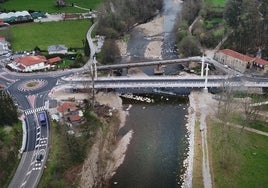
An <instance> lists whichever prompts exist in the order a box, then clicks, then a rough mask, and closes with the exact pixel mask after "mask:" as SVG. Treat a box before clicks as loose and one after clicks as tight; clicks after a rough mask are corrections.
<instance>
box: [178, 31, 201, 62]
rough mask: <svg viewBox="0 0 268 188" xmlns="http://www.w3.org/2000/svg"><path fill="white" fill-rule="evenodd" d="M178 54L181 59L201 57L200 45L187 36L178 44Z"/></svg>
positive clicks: (194, 39) (193, 38)
mask: <svg viewBox="0 0 268 188" xmlns="http://www.w3.org/2000/svg"><path fill="white" fill-rule="evenodd" d="M179 52H180V54H181V55H182V56H183V57H190V56H198V55H201V51H200V43H199V42H198V40H197V39H196V38H195V37H193V36H187V37H185V38H183V39H182V41H181V42H180V43H179Z"/></svg>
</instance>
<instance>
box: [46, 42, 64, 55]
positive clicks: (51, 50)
mask: <svg viewBox="0 0 268 188" xmlns="http://www.w3.org/2000/svg"><path fill="white" fill-rule="evenodd" d="M47 51H48V54H67V53H68V48H67V47H66V46H65V45H62V44H57V45H52V46H49V47H48V49H47Z"/></svg>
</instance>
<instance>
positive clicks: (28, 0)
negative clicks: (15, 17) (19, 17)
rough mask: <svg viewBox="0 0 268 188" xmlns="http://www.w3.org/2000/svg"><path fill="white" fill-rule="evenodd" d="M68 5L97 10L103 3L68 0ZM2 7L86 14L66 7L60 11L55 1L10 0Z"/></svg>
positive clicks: (0, 5)
mask: <svg viewBox="0 0 268 188" xmlns="http://www.w3.org/2000/svg"><path fill="white" fill-rule="evenodd" d="M66 2H67V4H68V5H69V4H71V3H74V4H75V5H77V6H80V7H83V8H87V9H96V8H97V6H98V5H99V4H100V3H101V2H102V0H66ZM0 7H1V8H3V9H6V10H16V11H21V10H35V11H42V12H48V13H54V12H85V10H81V9H78V8H75V7H69V6H68V7H64V8H61V9H58V8H57V7H56V6H55V0H41V1H36V0H23V1H22V0H9V1H7V2H5V3H1V4H0Z"/></svg>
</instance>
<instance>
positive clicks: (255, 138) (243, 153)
mask: <svg viewBox="0 0 268 188" xmlns="http://www.w3.org/2000/svg"><path fill="white" fill-rule="evenodd" d="M220 126H221V125H219V124H217V123H215V122H214V123H211V124H210V125H209V127H210V131H209V132H210V135H209V139H210V140H209V143H210V149H211V150H210V152H211V153H212V164H213V166H212V170H213V175H214V176H213V177H214V183H215V187H219V188H221V187H222V188H225V187H244V188H247V187H248V188H251V187H267V185H268V179H267V174H268V168H267V164H268V137H265V136H262V135H257V134H255V133H249V132H246V131H243V132H242V133H240V130H239V129H236V128H230V129H229V133H228V141H227V142H225V143H223V142H221V141H220V139H219V138H221V135H222V132H221V129H220ZM222 154H223V155H224V158H225V166H224V167H223V166H222V156H223V155H222Z"/></svg>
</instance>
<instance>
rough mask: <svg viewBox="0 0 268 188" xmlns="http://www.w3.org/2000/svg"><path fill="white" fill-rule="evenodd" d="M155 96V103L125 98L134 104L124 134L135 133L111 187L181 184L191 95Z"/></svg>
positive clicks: (126, 103)
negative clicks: (188, 100) (189, 96)
mask: <svg viewBox="0 0 268 188" xmlns="http://www.w3.org/2000/svg"><path fill="white" fill-rule="evenodd" d="M151 98H152V97H151ZM154 100H155V102H154V103H141V102H134V101H129V100H124V106H125V107H128V106H129V104H131V105H132V108H131V109H130V110H129V116H128V118H127V122H126V126H125V127H124V128H123V129H122V130H121V131H120V134H124V133H126V132H127V131H128V130H130V129H132V130H133V131H134V134H133V137H132V140H131V142H130V144H129V146H128V150H127V153H126V157H125V161H124V162H123V164H122V165H121V166H120V167H119V168H118V170H117V173H116V175H115V176H114V177H113V178H112V180H111V184H110V185H111V186H110V187H120V188H131V187H140V188H143V187H144V188H147V187H148V188H150V187H154V188H158V187H159V188H160V187H163V188H164V187H168V188H173V187H174V188H175V187H180V186H181V183H182V181H181V179H180V176H181V175H182V174H183V171H184V168H183V160H184V158H185V153H186V148H187V137H186V132H187V130H186V127H185V124H186V118H185V115H186V113H187V112H186V109H187V98H186V97H171V96H160V95H159V96H155V97H154ZM115 182H116V183H115Z"/></svg>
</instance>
